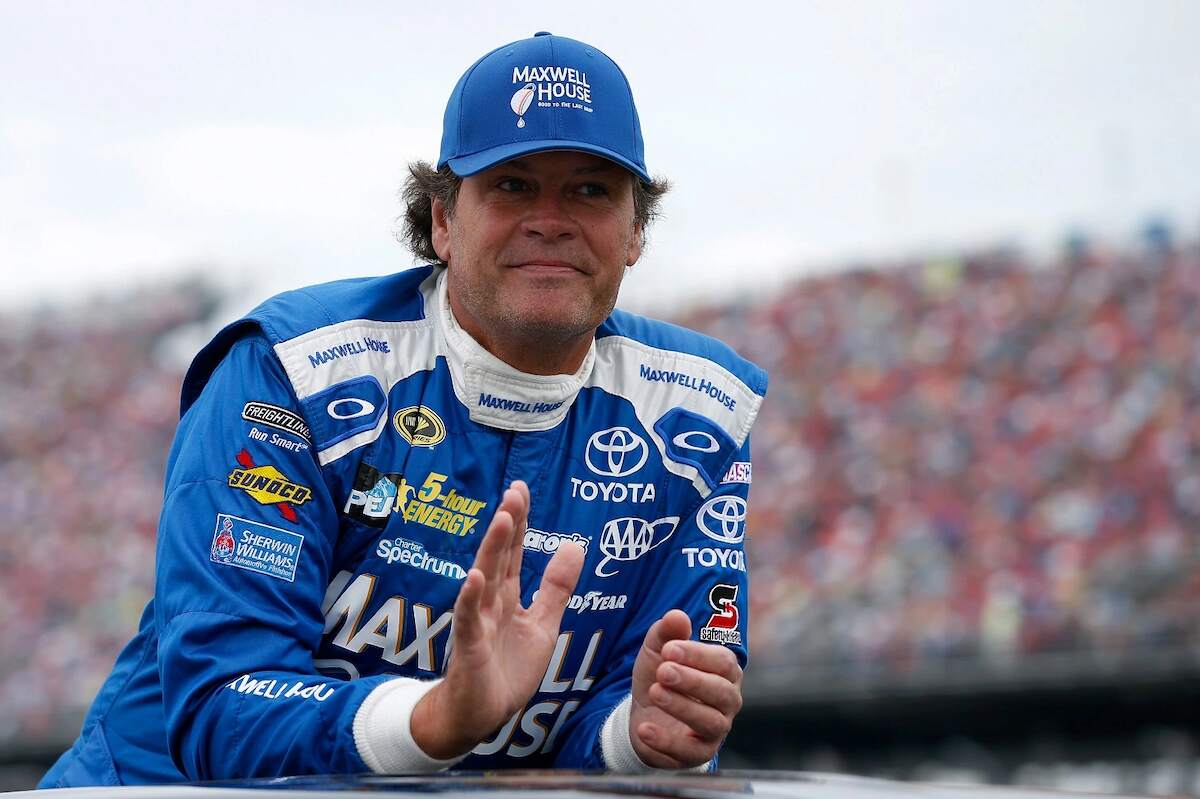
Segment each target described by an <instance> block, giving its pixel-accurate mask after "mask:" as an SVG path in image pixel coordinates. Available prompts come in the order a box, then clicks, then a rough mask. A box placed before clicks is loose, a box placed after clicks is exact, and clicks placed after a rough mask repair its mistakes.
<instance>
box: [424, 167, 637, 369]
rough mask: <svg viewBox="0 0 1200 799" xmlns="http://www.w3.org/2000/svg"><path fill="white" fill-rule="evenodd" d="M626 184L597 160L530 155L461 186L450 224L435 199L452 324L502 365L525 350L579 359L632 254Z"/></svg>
mask: <svg viewBox="0 0 1200 799" xmlns="http://www.w3.org/2000/svg"><path fill="white" fill-rule="evenodd" d="M634 180H635V178H634V176H633V175H632V174H631V173H630V172H629V171H628V170H626V169H625V168H624V167H621V166H619V165H618V164H616V163H614V162H612V161H609V160H607V159H604V158H600V157H599V156H595V155H590V154H588V153H583V152H577V151H557V152H548V153H536V154H533V155H527V156H524V157H522V158H517V159H514V160H512V161H508V162H506V163H503V164H500V165H499V166H495V167H492V168H491V169H488V170H485V171H483V172H480V173H478V174H476V175H472V176H470V177H466V178H463V181H462V186H461V188H460V189H459V192H458V198H457V201H456V203H455V206H454V212H453V214H451V215H447V214H446V213H445V208H444V206H442V204H441V203H440V202H438V201H436V200H435V201H434V207H433V245H434V249H435V250H436V251H437V253H438V255H439V256H440V257H441V259H442V260H443V261H445V262H446V263H447V264H448V265H449V274H448V275H447V279H448V281H449V296H450V305H451V308H452V309H453V311H454V315H455V318H456V319H457V320H458V322H459V324H461V325H462V326H463V328H464V329H465V330H466V331H467V332H468V333H470V334H471V335H472V336H473V337H474V338H475V339H476V340H477V341H479V343H480V344H482V345H483V346H484V347H485V348H487V349H488V350H490V351H491V352H493V353H496V354H498V355H500V357H502V358H504V357H505V356H504V355H503V354H501V353H503V352H505V351H507V350H509V349H511V348H513V347H515V346H523V345H529V344H533V343H542V344H545V345H547V346H550V347H566V348H567V349H569V350H570V352H572V353H575V352H580V350H579V348H580V347H582V351H581V352H584V353H585V352H586V350H587V347H588V345H589V344H590V342H591V336H592V333H593V331H594V330H595V329H596V327H597V326H598V325H599V324H600V323H601V322H602V321H604V319H605V318H606V317H607V316H608V314H609V313H610V312H611V311H612V309H613V306H614V305H615V303H616V301H617V291H618V289H619V288H620V285H621V279H622V278H623V277H624V275H625V269H626V267H628V266H632V265H633V264H634V262H636V261H637V259H638V257H639V256H640V255H641V249H642V248H641V230H640V229H638V227H637V226H635V224H634V202H633V187H634ZM579 359H580V360H582V354H580V358H579ZM505 360H509V362H510V363H512V362H513V361H512V360H511V359H509V358H505ZM568 360H570V359H568Z"/></svg>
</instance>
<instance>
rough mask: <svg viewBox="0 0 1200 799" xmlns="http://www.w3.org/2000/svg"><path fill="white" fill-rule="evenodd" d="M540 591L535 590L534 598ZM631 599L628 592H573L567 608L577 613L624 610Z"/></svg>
mask: <svg viewBox="0 0 1200 799" xmlns="http://www.w3.org/2000/svg"><path fill="white" fill-rule="evenodd" d="M537 595H538V592H537V591H534V592H533V597H532V598H533V599H537ZM628 601H629V595H628V594H602V593H600V592H599V591H588V592H587V593H586V594H572V595H571V598H570V599H568V600H567V610H573V611H575V612H576V613H587V612H590V611H593V610H596V611H599V610H624V608H625V603H626V602H628Z"/></svg>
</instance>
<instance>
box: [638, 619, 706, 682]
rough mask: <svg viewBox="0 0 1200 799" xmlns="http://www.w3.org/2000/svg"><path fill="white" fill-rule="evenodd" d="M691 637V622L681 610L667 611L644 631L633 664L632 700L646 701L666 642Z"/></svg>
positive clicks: (684, 639)
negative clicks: (640, 646)
mask: <svg viewBox="0 0 1200 799" xmlns="http://www.w3.org/2000/svg"><path fill="white" fill-rule="evenodd" d="M691 637H692V621H691V619H689V618H688V615H687V614H686V613H684V612H683V611H682V610H679V609H675V610H668V611H667V612H666V613H665V614H663V617H662V618H661V619H659V620H658V621H656V622H654V624H652V625H650V629H649V630H647V631H646V637H645V638H644V639H642V648H641V650H640V651H639V652H638V655H637V660H636V661H635V662H634V664H633V691H634V699H635V700H638V701H639V702H641V703H642V704H646V702H647V701H648V700H647V698H646V694H647V692H648V691H649V690H650V686H651V684H652V683H653V682H654V674H655V672H657V671H658V664H660V663H662V660H663V657H662V648H663V647H664V646H665V645H666V644H667V642H668V641H686V640H687V639H689V638H691Z"/></svg>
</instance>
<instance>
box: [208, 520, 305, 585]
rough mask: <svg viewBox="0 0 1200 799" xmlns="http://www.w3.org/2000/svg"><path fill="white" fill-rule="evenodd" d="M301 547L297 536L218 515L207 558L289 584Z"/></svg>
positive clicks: (298, 560)
mask: <svg viewBox="0 0 1200 799" xmlns="http://www.w3.org/2000/svg"><path fill="white" fill-rule="evenodd" d="M303 545H304V536H302V535H300V534H298V533H293V532H290V531H288V530H281V529H279V528H278V527H271V526H270V525H268V524H262V523H260V522H252V521H250V520H249V519H242V518H239V517H237V516H231V515H230V514H228V513H218V514H217V528H216V530H215V531H214V532H213V542H212V551H211V554H210V558H211V560H212V562H213V563H220V564H222V565H224V566H236V567H238V568H239V569H245V570H247V571H252V572H258V573H259V574H265V575H267V576H268V577H275V578H277V579H280V580H287V581H288V582H289V583H290V582H294V581H295V579H296V564H297V563H299V562H300V548H301V547H302V546H303Z"/></svg>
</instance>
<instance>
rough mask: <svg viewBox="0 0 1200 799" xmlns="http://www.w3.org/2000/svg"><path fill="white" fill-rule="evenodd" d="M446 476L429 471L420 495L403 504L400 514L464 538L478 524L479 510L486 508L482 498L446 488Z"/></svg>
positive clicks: (417, 522) (407, 519)
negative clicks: (474, 497) (475, 497)
mask: <svg viewBox="0 0 1200 799" xmlns="http://www.w3.org/2000/svg"><path fill="white" fill-rule="evenodd" d="M447 479H448V476H447V475H444V474H440V473H438V472H430V473H429V475H428V476H427V477H426V478H425V482H424V483H423V484H422V485H421V490H420V491H418V492H417V495H416V496H415V497H414V498H412V499H410V500H408V502H406V503H405V504H404V509H403V510H401V511H400V514H401V515H402V516H403V517H404V521H406V522H415V523H416V524H423V525H425V526H426V527H432V528H433V529H435V530H441V531H442V532H444V533H450V534H451V535H457V536H459V537H465V536H468V535H470V534H471V531H472V530H473V529H474V527H475V525H476V524H478V523H479V512H480V511H481V510H483V509H484V508H485V507H487V503H486V502H484V501H483V500H482V499H472V498H471V497H468V496H464V495H463V494H460V493H458V491H457V490H455V489H453V488H451V489H450V490H449V491H446V490H445V488H446V486H445V482H446V480H447Z"/></svg>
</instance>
